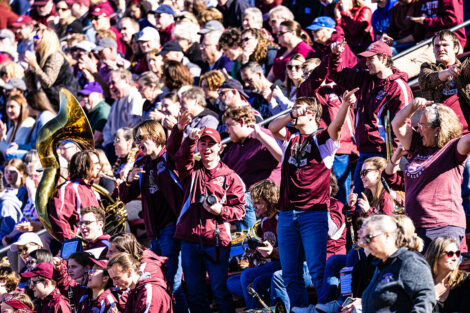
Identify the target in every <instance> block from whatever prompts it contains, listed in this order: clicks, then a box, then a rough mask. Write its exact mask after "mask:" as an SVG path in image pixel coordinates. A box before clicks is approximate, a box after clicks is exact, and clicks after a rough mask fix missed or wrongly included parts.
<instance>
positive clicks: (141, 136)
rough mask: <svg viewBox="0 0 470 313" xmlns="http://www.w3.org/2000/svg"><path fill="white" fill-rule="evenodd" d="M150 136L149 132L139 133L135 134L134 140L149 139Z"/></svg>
mask: <svg viewBox="0 0 470 313" xmlns="http://www.w3.org/2000/svg"><path fill="white" fill-rule="evenodd" d="M150 138H152V135H150V134H140V135H138V136H135V139H134V141H135V142H139V141H142V140H147V139H150Z"/></svg>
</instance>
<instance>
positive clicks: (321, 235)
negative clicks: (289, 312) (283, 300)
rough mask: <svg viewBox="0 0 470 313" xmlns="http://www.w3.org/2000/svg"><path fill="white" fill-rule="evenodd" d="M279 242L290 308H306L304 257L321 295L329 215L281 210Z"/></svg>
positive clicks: (326, 213) (325, 213) (318, 212)
mask: <svg viewBox="0 0 470 313" xmlns="http://www.w3.org/2000/svg"><path fill="white" fill-rule="evenodd" d="M278 240H279V243H278V246H279V254H280V257H281V265H282V277H283V279H284V282H285V285H286V287H287V292H288V294H289V299H290V302H291V306H293V307H294V306H296V307H306V306H308V295H307V289H306V288H305V283H304V280H303V278H302V277H303V260H304V258H303V257H304V256H305V260H306V261H307V265H308V270H309V273H310V277H311V279H312V282H313V285H314V286H315V289H316V290H317V292H318V291H319V290H320V288H321V282H322V278H323V273H324V270H325V263H326V243H327V240H328V212H326V211H296V210H293V211H281V212H280V214H279V222H278ZM302 247H303V253H302Z"/></svg>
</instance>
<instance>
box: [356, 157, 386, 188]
mask: <svg viewBox="0 0 470 313" xmlns="http://www.w3.org/2000/svg"><path fill="white" fill-rule="evenodd" d="M375 156H380V157H383V158H386V157H387V156H386V155H385V154H381V153H360V154H359V159H358V160H357V164H356V169H355V170H354V193H357V194H358V195H360V194H361V192H363V191H364V186H363V185H362V179H361V169H362V164H364V161H365V160H367V159H368V158H372V157H375Z"/></svg>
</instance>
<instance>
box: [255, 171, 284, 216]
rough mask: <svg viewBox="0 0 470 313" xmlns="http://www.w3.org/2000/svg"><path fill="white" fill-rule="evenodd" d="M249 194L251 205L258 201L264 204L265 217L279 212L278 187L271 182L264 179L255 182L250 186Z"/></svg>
mask: <svg viewBox="0 0 470 313" xmlns="http://www.w3.org/2000/svg"><path fill="white" fill-rule="evenodd" d="M250 192H251V200H252V201H253V203H257V202H259V201H260V200H263V201H264V202H266V205H267V211H266V216H271V215H273V214H275V213H277V212H278V211H279V194H280V191H279V186H278V185H277V184H276V183H275V182H273V181H272V180H269V179H265V180H262V181H260V182H257V183H256V184H254V185H253V186H251V188H250Z"/></svg>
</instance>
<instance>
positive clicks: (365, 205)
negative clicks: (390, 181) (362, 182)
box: [357, 192, 370, 213]
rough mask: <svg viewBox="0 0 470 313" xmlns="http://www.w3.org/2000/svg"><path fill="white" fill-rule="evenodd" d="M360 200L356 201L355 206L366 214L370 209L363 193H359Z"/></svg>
mask: <svg viewBox="0 0 470 313" xmlns="http://www.w3.org/2000/svg"><path fill="white" fill-rule="evenodd" d="M361 196H362V198H360V199H359V200H358V201H357V205H358V206H359V207H360V208H361V210H362V212H364V213H367V212H368V211H369V209H370V204H369V201H368V200H367V196H366V195H365V193H363V192H361Z"/></svg>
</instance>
